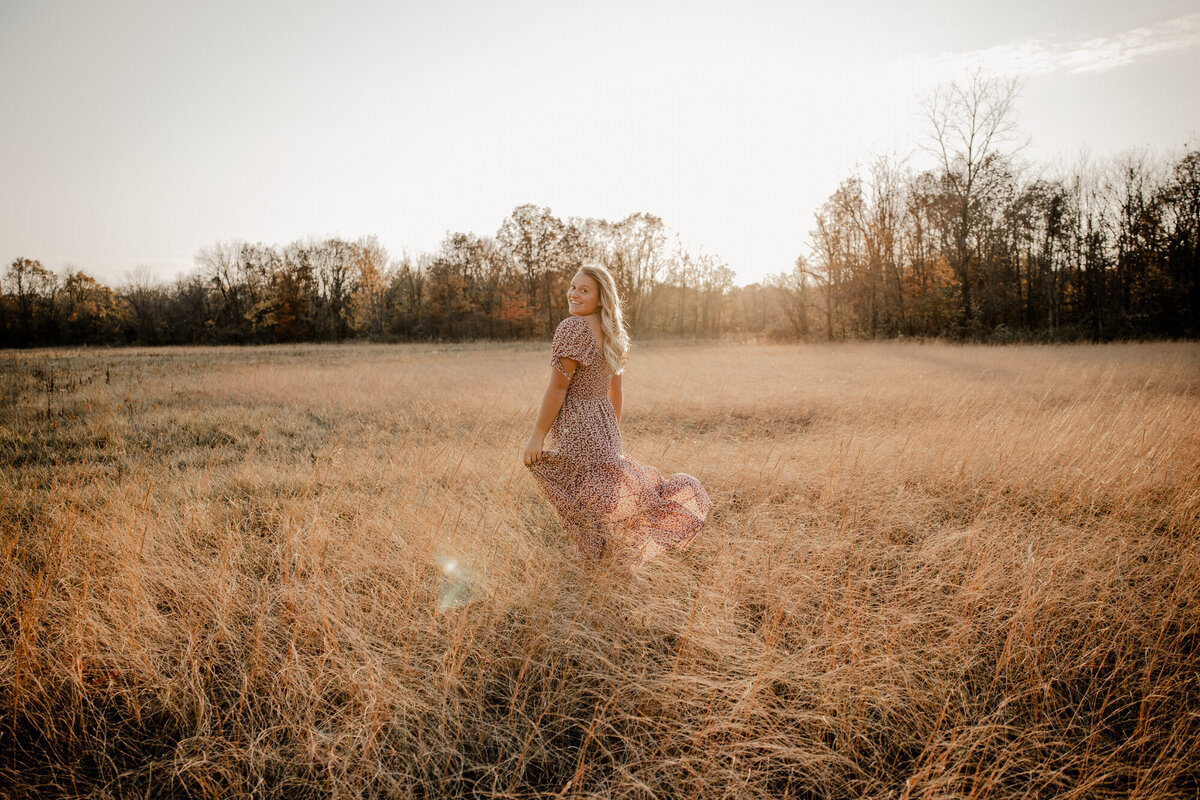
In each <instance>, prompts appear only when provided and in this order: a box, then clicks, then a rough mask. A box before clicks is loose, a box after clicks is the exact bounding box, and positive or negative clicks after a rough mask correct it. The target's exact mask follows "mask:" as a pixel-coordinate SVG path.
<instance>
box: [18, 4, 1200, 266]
mask: <svg viewBox="0 0 1200 800" xmlns="http://www.w3.org/2000/svg"><path fill="white" fill-rule="evenodd" d="M1198 12H1200V7H1198V4H1197V3H1196V0H1189V1H1188V2H1181V1H1176V0H1161V1H1155V0H1146V1H1144V2H1129V0H1087V1H1086V2H1077V1H1076V0H1071V2H1058V1H1057V0H1005V2H996V3H992V4H989V5H988V6H987V7H986V8H985V7H984V5H983V4H981V3H968V2H962V0H924V1H923V2H899V1H898V0H895V1H892V2H877V3H867V2H854V1H853V0H851V1H849V2H846V1H845V0H843V2H840V3H832V2H828V0H823V1H822V2H761V1H758V0H738V2H704V1H703V0H686V1H685V2H655V1H654V0H636V1H635V2H624V0H603V2H587V3H584V2H570V1H569V0H556V1H554V2H529V1H528V0H518V1H517V2H503V1H502V0H484V1H480V2H458V1H456V0H437V1H436V2H425V3H411V2H396V0H391V1H390V2H371V3H368V2H361V3H356V2H347V1H346V0H342V1H341V2H336V3H335V2H329V3H316V2H302V1H301V0H290V1H289V2H253V0H240V1H239V2H236V3H234V2H218V1H217V0H205V1H204V2H195V3H184V2H162V0H156V1H155V2H125V0H102V1H97V0H85V1H84V2H57V1H56V0H33V1H31V2H12V1H11V0H0V115H2V117H3V120H4V122H3V124H2V125H0V259H3V265H4V266H7V264H8V263H10V262H11V261H12V259H13V258H15V257H17V256H24V257H28V258H36V259H39V260H41V261H42V263H43V264H44V265H45V266H47V267H50V268H51V269H54V270H55V271H58V270H61V269H62V268H63V267H65V266H67V265H72V266H74V267H75V268H79V269H83V270H84V271H85V272H88V273H90V274H92V275H95V276H96V277H99V278H101V279H102V280H104V281H105V282H107V283H109V284H111V285H117V284H119V283H121V282H123V281H124V280H125V278H126V277H127V276H128V275H129V274H130V273H131V272H133V271H134V270H135V269H137V268H148V269H150V270H152V271H153V272H154V274H156V275H160V276H162V277H163V278H171V277H173V276H174V275H176V274H177V273H179V272H180V271H187V270H190V269H191V268H192V263H193V257H194V255H195V253H196V251H197V250H198V249H199V248H200V247H203V246H205V245H208V244H211V243H213V242H216V241H218V240H229V239H245V240H248V241H261V242H265V243H270V244H285V243H287V242H289V241H292V240H294V239H298V238H303V237H307V236H317V237H325V236H342V237H347V238H357V237H358V236H362V235H366V234H376V235H378V237H379V239H380V241H381V242H382V243H383V244H384V245H385V246H386V247H387V248H388V249H389V250H390V251H391V252H392V253H393V254H399V253H400V252H401V251H403V250H408V251H409V252H413V253H416V252H421V251H431V250H435V249H436V248H437V247H438V245H439V244H440V242H441V240H442V239H443V237H444V236H445V234H446V232H447V231H472V232H475V233H478V234H486V235H494V234H495V232H496V230H497V229H498V228H499V226H500V223H501V222H502V221H503V219H504V218H505V217H506V216H507V215H508V214H509V213H510V212H511V211H512V209H513V208H514V207H515V206H517V205H520V204H523V203H535V204H537V205H541V206H549V207H550V208H551V209H552V210H553V212H554V213H555V214H556V215H558V216H559V217H562V218H564V219H565V218H567V217H572V216H578V217H604V218H606V219H609V220H617V219H620V218H621V217H624V216H625V215H627V214H629V213H631V212H635V211H646V212H650V213H652V214H656V215H658V216H660V217H662V219H663V221H664V222H665V223H666V225H667V226H668V228H670V229H671V231H673V232H675V233H677V234H678V236H679V237H680V240H681V241H682V243H683V244H684V246H685V247H687V248H689V249H691V250H693V251H700V250H703V251H705V252H709V253H715V254H717V255H719V256H721V257H723V258H724V259H725V260H726V261H727V262H728V263H729V265H730V266H731V267H732V268H733V269H734V270H736V271H737V273H738V275H739V281H738V282H739V283H746V282H750V281H754V280H757V279H759V278H761V277H762V276H764V275H766V274H768V273H773V272H780V271H783V270H787V269H789V268H790V266H791V264H792V262H793V260H794V259H795V257H796V256H797V255H798V254H800V253H802V252H805V250H806V245H807V241H808V232H809V230H811V229H812V227H813V222H812V220H813V212H814V211H815V210H816V208H817V207H818V206H819V205H820V204H821V202H822V201H823V200H824V199H825V198H827V197H828V196H829V194H830V193H832V192H833V191H834V189H836V188H837V184H838V182H839V181H840V180H841V179H842V178H844V177H845V176H847V175H848V174H849V173H850V172H851V171H852V170H853V169H854V166H855V163H856V162H865V161H868V160H870V159H871V157H872V156H873V155H874V154H877V153H893V154H896V155H899V156H905V155H907V154H909V153H911V152H912V151H914V150H915V148H916V145H917V143H918V142H919V141H920V139H921V138H922V137H923V136H925V135H926V127H925V126H924V125H923V124H922V120H921V117H920V104H919V99H920V98H921V97H922V96H924V95H926V94H927V93H928V92H929V91H930V90H931V89H932V88H933V87H934V86H935V85H936V84H937V83H938V82H940V81H946V80H950V79H954V78H959V79H961V78H962V77H963V76H965V75H966V74H967V72H968V71H969V69H971V67H973V66H975V65H982V66H984V67H985V68H986V69H988V70H990V71H991V72H993V73H996V74H1020V75H1022V76H1023V77H1024V79H1025V89H1024V92H1023V94H1022V97H1021V100H1020V102H1019V104H1018V112H1019V119H1020V123H1021V127H1022V130H1023V132H1024V134H1025V135H1026V136H1028V137H1029V139H1030V140H1031V148H1030V149H1029V150H1028V151H1027V152H1026V157H1028V158H1033V159H1036V160H1037V161H1040V162H1044V163H1064V162H1069V161H1074V160H1075V159H1077V158H1078V156H1079V153H1080V152H1081V151H1084V150H1086V151H1088V152H1090V154H1091V155H1092V157H1094V158H1103V157H1107V156H1111V155H1113V154H1116V153H1118V152H1121V151H1123V150H1127V149H1130V148H1149V149H1151V150H1153V151H1158V152H1162V153H1166V154H1170V153H1177V152H1178V151H1180V150H1181V149H1182V148H1183V147H1184V146H1185V145H1187V144H1191V145H1192V146H1195V145H1196V143H1197V141H1198V139H1197V136H1198V134H1200V100H1197V97H1198V95H1197V92H1196V90H1195V86H1194V81H1195V76H1196V75H1200V13H1198Z"/></svg>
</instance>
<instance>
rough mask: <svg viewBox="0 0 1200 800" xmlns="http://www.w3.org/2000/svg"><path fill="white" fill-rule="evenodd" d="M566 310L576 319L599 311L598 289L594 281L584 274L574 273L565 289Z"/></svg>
mask: <svg viewBox="0 0 1200 800" xmlns="http://www.w3.org/2000/svg"><path fill="white" fill-rule="evenodd" d="M567 308H568V309H569V310H570V312H571V313H572V314H574V315H575V316H577V317H585V316H587V315H588V314H593V313H595V312H596V311H599V310H600V287H599V286H597V285H596V279H595V278H593V277H592V276H591V275H588V274H586V273H584V272H576V273H575V277H574V278H571V288H570V289H567Z"/></svg>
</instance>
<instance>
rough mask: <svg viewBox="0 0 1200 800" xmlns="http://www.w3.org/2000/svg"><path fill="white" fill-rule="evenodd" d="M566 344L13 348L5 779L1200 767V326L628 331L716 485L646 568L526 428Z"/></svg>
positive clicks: (634, 783)
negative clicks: (741, 340)
mask: <svg viewBox="0 0 1200 800" xmlns="http://www.w3.org/2000/svg"><path fill="white" fill-rule="evenodd" d="M549 370H550V367H549V358H548V344H547V343H541V344H518V345H498V344H480V345H459V346H420V345H404V346H367V345H354V346H326V347H299V346H298V347H280V348H261V349H203V350H201V349H194V350H191V349H177V350H170V349H168V350H117V351H105V350H82V351H46V352H39V353H15V354H14V353H6V354H0V478H2V480H0V537H2V538H0V604H2V611H0V709H2V711H0V794H3V793H4V792H5V791H6V790H5V789H4V788H3V787H8V789H7V791H8V793H9V794H10V795H11V796H13V797H26V796H28V797H33V796H38V797H41V796H84V795H87V796H91V797H126V796H137V797H146V796H149V797H175V796H194V797H232V796H238V795H241V796H251V795H252V796H255V797H280V798H285V797H286V798H294V797H376V796H387V797H429V796H465V795H477V796H485V797H493V796H494V797H531V796H543V797H552V796H561V797H574V796H584V797H586V796H603V797H618V798H625V797H662V798H668V797H737V798H743V797H768V796H769V797H834V798H850V797H860V796H875V797H887V796H892V797H913V798H919V797H929V798H932V797H941V798H944V797H1050V796H1066V797H1081V798H1083V797H1086V798H1095V797H1108V796H1114V797H1117V796H1119V797H1181V798H1182V797H1195V796H1196V793H1197V791H1198V790H1200V537H1198V535H1197V534H1198V533H1200V345H1196V344H1156V345H1108V346H1072V347H1011V348H1000V347H966V346H953V345H945V344H861V345H858V344H848V345H840V346H811V345H810V346H774V345H755V346H750V345H745V346H736V345H720V344H696V345H690V346H685V345H673V344H660V343H648V344H646V345H645V346H644V347H638V349H636V350H635V352H634V355H633V360H632V361H631V365H630V368H629V370H628V372H627V377H626V380H625V409H624V414H623V419H622V431H623V435H624V437H625V447H626V450H627V451H628V452H629V453H630V454H631V455H634V456H636V457H638V458H640V459H642V460H644V461H647V462H649V463H651V464H654V465H655V466H658V467H660V468H661V469H663V471H664V472H672V471H684V472H689V473H691V474H693V475H696V476H697V477H699V478H700V479H701V481H702V482H703V483H704V485H705V487H706V488H707V489H708V491H709V493H710V495H711V496H712V499H713V501H714V503H715V507H714V510H713V514H712V516H711V522H710V525H709V526H708V527H707V528H706V529H705V531H704V533H702V534H701V536H700V538H699V539H698V540H697V542H696V544H695V545H694V546H693V547H692V549H690V550H689V551H687V552H685V553H683V554H681V555H667V556H664V557H662V558H660V559H658V560H657V561H655V562H652V563H651V565H650V566H649V568H648V570H647V575H648V577H649V578H650V579H651V581H652V583H651V586H650V588H649V589H648V591H647V592H646V593H645V594H644V595H641V596H639V595H636V594H631V593H630V590H628V589H626V588H624V587H623V585H622V584H621V583H620V582H618V581H615V580H613V579H612V578H611V576H609V575H608V574H606V573H604V572H602V571H596V570H593V569H591V568H588V567H586V566H581V565H578V564H576V563H575V562H574V560H573V559H572V558H571V557H570V556H571V551H570V545H569V542H568V541H566V540H565V538H564V536H563V535H562V533H561V531H560V529H559V527H558V525H557V522H556V520H555V519H554V517H553V515H552V512H551V509H550V506H549V505H548V504H547V503H546V502H545V501H544V500H543V499H542V498H541V497H540V496H539V495H538V494H537V493H536V490H535V487H534V484H533V481H532V479H531V478H530V476H529V475H527V474H526V473H525V470H524V467H523V466H522V465H521V462H520V448H521V446H522V444H523V443H524V441H525V438H526V436H527V435H528V431H529V429H530V427H531V425H532V423H533V419H534V416H535V413H536V409H537V407H538V404H539V403H540V400H541V396H542V392H543V391H544V389H545V385H546V382H547V380H548V378H549ZM451 561H453V562H454V563H456V564H457V567H456V568H455V569H453V570H450V569H447V566H448V564H449V563H450V562H451Z"/></svg>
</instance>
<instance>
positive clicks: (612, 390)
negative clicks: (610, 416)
mask: <svg viewBox="0 0 1200 800" xmlns="http://www.w3.org/2000/svg"><path fill="white" fill-rule="evenodd" d="M608 399H609V400H611V401H612V405H613V410H614V411H616V412H617V424H618V425H620V424H621V400H622V398H621V376H620V375H613V376H612V381H611V382H609V384H608Z"/></svg>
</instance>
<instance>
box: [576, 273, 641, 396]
mask: <svg viewBox="0 0 1200 800" xmlns="http://www.w3.org/2000/svg"><path fill="white" fill-rule="evenodd" d="M579 271H580V272H582V273H583V274H584V275H587V276H588V277H589V278H591V279H592V280H594V281H595V282H596V286H598V287H600V309H599V310H600V332H601V333H602V334H603V335H604V348H603V349H604V360H605V361H607V362H608V365H609V366H610V367H612V371H613V374H615V375H620V374H621V373H622V372H624V371H625V362H626V361H628V360H629V349H630V347H632V344H631V343H630V341H629V334H628V333H626V332H625V318H624V316H623V315H622V314H621V296H620V295H619V294H617V282H616V281H614V280H613V276H612V273H611V272H609V271H608V270H607V269H606V268H605V267H604V266H603V265H600V264H584V265H583V266H581V267H580V268H579Z"/></svg>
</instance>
